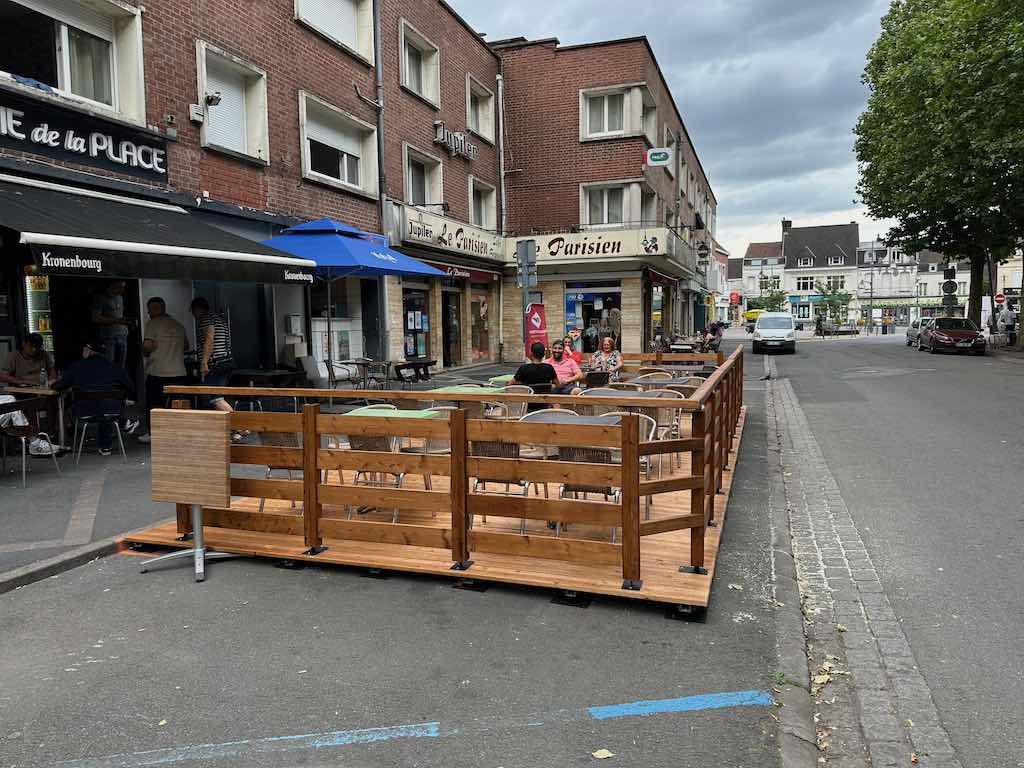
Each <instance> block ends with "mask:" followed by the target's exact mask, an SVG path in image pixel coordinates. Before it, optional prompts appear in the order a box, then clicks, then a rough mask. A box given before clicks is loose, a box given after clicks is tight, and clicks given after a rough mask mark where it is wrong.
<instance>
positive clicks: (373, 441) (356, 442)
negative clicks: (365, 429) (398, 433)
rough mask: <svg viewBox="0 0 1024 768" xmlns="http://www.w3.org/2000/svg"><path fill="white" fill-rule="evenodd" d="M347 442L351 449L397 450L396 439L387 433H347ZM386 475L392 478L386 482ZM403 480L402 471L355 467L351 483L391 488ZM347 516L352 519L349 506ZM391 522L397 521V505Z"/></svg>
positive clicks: (383, 451) (400, 484)
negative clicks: (369, 469) (371, 469)
mask: <svg viewBox="0 0 1024 768" xmlns="http://www.w3.org/2000/svg"><path fill="white" fill-rule="evenodd" d="M348 443H349V445H350V446H351V449H352V450H353V451H373V452H377V453H395V452H396V451H397V440H396V438H394V437H391V436H389V435H349V436H348ZM386 477H391V478H393V479H392V480H391V481H390V482H388V481H385V478H386ZM404 481H405V473H404V472H381V471H377V470H373V471H367V470H364V469H357V470H356V472H355V475H354V476H353V478H352V484H353V485H367V486H374V487H379V488H383V487H384V486H385V484H387V485H390V486H391V487H393V488H401V487H402V483H403V482H404ZM348 518H349V519H350V520H351V519H352V507H351V506H349V508H348ZM391 522H392V523H397V522H398V507H395V508H394V509H393V510H392V511H391Z"/></svg>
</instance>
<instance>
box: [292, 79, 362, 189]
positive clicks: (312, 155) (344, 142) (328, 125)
mask: <svg viewBox="0 0 1024 768" xmlns="http://www.w3.org/2000/svg"><path fill="white" fill-rule="evenodd" d="M299 125H300V127H301V130H302V132H303V158H302V159H303V163H302V175H303V176H304V177H305V178H307V179H311V180H313V181H318V182H322V183H325V184H329V185H331V186H339V187H342V188H351V189H354V190H359V191H362V192H367V193H375V192H376V190H377V140H376V129H375V128H374V126H372V125H371V124H369V123H366V122H363V121H362V120H359V119H358V118H356V117H354V116H352V115H350V114H348V113H347V112H344V111H343V110H341V109H338V108H337V107H335V106H333V105H331V104H328V103H327V102H325V101H321V100H320V99H318V98H316V97H315V96H312V95H310V94H308V93H306V92H305V91H300V92H299Z"/></svg>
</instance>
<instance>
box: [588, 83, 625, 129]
mask: <svg viewBox="0 0 1024 768" xmlns="http://www.w3.org/2000/svg"><path fill="white" fill-rule="evenodd" d="M625 96H626V95H625V94H624V93H606V94H603V95H594V96H587V97H586V117H587V130H586V135H587V136H606V135H610V134H615V133H622V131H623V125H624V122H623V117H624V107H625Z"/></svg>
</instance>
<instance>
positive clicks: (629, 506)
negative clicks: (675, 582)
mask: <svg viewBox="0 0 1024 768" xmlns="http://www.w3.org/2000/svg"><path fill="white" fill-rule="evenodd" d="M621 469H622V499H621V503H622V588H623V589H633V590H639V589H641V588H642V587H643V581H642V580H641V579H640V419H639V418H638V417H637V416H636V415H635V414H631V415H629V416H623V417H622V467H621Z"/></svg>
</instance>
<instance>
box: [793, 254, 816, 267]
mask: <svg viewBox="0 0 1024 768" xmlns="http://www.w3.org/2000/svg"><path fill="white" fill-rule="evenodd" d="M796 265H797V267H813V266H814V257H813V256H797V259H796Z"/></svg>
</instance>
